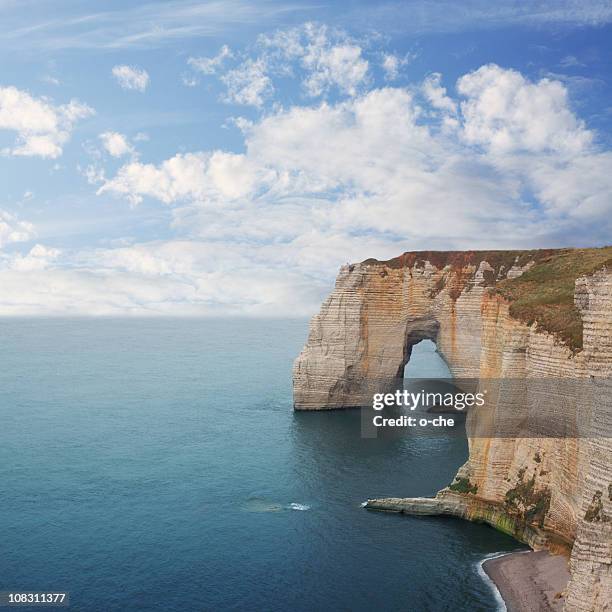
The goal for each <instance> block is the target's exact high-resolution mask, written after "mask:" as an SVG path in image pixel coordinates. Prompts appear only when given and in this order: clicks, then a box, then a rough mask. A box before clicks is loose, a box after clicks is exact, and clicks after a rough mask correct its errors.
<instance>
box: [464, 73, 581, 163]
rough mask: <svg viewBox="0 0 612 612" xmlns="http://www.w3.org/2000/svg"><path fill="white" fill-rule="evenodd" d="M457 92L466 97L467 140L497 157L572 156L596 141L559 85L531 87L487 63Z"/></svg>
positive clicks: (547, 81)
mask: <svg viewBox="0 0 612 612" xmlns="http://www.w3.org/2000/svg"><path fill="white" fill-rule="evenodd" d="M457 90H458V91H459V93H460V94H462V95H463V96H465V97H466V98H467V99H466V100H465V101H463V102H462V103H461V111H462V113H463V116H464V136H465V139H466V141H467V142H469V143H471V144H478V145H482V146H484V147H486V148H487V149H489V150H490V151H491V152H493V153H500V154H503V153H510V152H518V151H525V152H532V153H543V152H546V151H550V152H555V153H558V154H561V153H563V154H567V155H573V154H577V153H580V152H582V151H584V150H585V149H586V148H588V146H589V145H590V143H591V141H592V138H593V136H592V133H591V132H590V131H589V130H587V129H586V127H585V125H584V122H583V121H581V120H580V119H578V118H577V117H576V115H575V114H574V113H573V112H572V110H571V109H570V107H569V103H568V96H567V89H566V88H565V87H564V85H563V84H562V83H560V82H559V81H551V80H550V79H542V80H540V81H539V82H537V83H531V82H530V81H528V80H527V79H526V78H525V77H524V76H523V75H522V74H521V73H520V72H517V71H515V70H506V69H503V68H500V67H499V66H496V65H494V64H488V65H486V66H482V67H481V68H479V69H478V70H476V71H474V72H471V73H469V74H466V75H465V76H463V77H461V78H460V79H459V80H458V82H457Z"/></svg>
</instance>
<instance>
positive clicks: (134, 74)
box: [112, 64, 149, 92]
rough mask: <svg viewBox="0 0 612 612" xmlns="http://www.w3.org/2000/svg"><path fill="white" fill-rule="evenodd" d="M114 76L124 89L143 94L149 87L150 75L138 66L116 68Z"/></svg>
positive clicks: (113, 72)
mask: <svg viewBox="0 0 612 612" xmlns="http://www.w3.org/2000/svg"><path fill="white" fill-rule="evenodd" d="M112 74H113V77H115V80H116V81H117V83H119V87H121V88H122V89H130V90H133V91H141V92H142V91H145V89H146V88H147V87H148V85H149V73H148V72H147V71H146V70H144V69H142V68H137V67H136V66H127V65H125V64H122V65H118V66H114V67H113V69H112Z"/></svg>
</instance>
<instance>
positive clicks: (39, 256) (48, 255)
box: [8, 244, 61, 272]
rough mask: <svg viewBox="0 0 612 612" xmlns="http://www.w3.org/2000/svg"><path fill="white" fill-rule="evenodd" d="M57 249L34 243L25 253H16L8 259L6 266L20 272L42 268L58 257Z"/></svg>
mask: <svg viewBox="0 0 612 612" xmlns="http://www.w3.org/2000/svg"><path fill="white" fill-rule="evenodd" d="M60 254H61V251H60V250H59V249H54V248H49V247H46V246H44V245H42V244H35V245H34V246H33V247H32V248H31V249H30V251H29V252H28V253H27V255H24V256H22V255H20V254H16V255H14V256H13V257H11V258H9V260H8V268H9V269H11V270H18V271H20V272H30V271H33V270H44V269H46V268H47V267H48V266H49V264H50V263H51V262H53V261H54V260H55V259H57V258H58V257H59V255H60Z"/></svg>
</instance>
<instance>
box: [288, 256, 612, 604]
mask: <svg viewBox="0 0 612 612" xmlns="http://www.w3.org/2000/svg"><path fill="white" fill-rule="evenodd" d="M610 257H612V249H610V248H607V249H585V250H582V251H571V250H559V251H522V252H521V251H519V252H499V251H497V252H496V251H492V252H467V253H435V252H434V253H406V254H404V255H403V256H401V257H399V258H397V259H394V260H390V261H388V262H378V261H375V260H367V261H365V262H363V263H360V264H355V265H351V266H345V267H343V268H342V269H341V271H340V274H339V276H338V279H337V281H336V288H335V290H334V291H333V293H332V294H331V295H330V296H329V298H328V299H327V300H326V301H325V303H324V304H323V306H322V307H321V311H320V313H319V314H318V315H316V316H315V317H314V318H313V320H312V322H311V326H310V335H309V338H308V342H307V344H306V346H305V347H304V349H303V351H302V353H301V354H300V356H299V357H298V359H297V360H296V362H295V366H294V405H295V408H296V410H320V409H330V408H342V407H348V406H359V405H364V404H369V403H370V402H369V401H368V398H366V397H364V392H363V381H364V380H368V379H376V380H386V379H393V378H395V377H398V376H399V377H401V376H402V372H403V367H404V365H405V364H406V362H407V361H408V360H409V358H410V352H411V347H412V346H413V345H414V344H415V343H417V342H419V341H420V340H422V339H425V338H428V339H431V340H433V341H434V342H435V343H436V345H437V348H438V350H439V352H440V353H441V354H442V356H443V357H444V359H445V360H446V362H447V363H448V365H449V368H450V370H451V372H452V374H453V376H455V377H457V378H480V379H546V380H548V379H551V380H553V381H554V380H555V379H557V380H559V381H567V380H574V379H580V380H581V381H583V383H584V384H581V385H580V386H576V387H572V386H564V385H562V384H559V386H558V388H557V387H556V386H555V385H553V386H552V387H551V389H550V396H551V397H552V396H553V395H554V393H557V395H559V394H560V393H565V397H562V398H559V397H556V398H554V401H551V402H548V403H547V401H546V399H544V400H543V399H542V398H541V397H539V398H538V397H529V396H527V397H526V396H525V395H524V394H523V395H518V396H513V393H512V392H507V393H502V394H500V395H499V398H498V400H497V401H498V405H497V406H495V407H494V408H495V410H496V411H502V412H503V411H512V410H514V411H522V414H524V415H525V417H526V419H525V423H526V425H525V430H524V431H522V432H520V435H517V437H500V438H497V437H496V438H491V437H483V434H482V431H481V430H482V427H483V422H484V421H485V420H486V419H487V415H486V414H484V413H482V412H479V409H473V410H472V411H471V412H470V414H469V416H468V419H467V433H468V442H469V459H468V461H467V462H466V464H465V465H464V466H462V467H461V468H460V470H459V472H458V475H457V477H456V479H455V481H454V483H453V484H451V485H450V487H449V488H447V489H444V490H443V491H441V492H440V493H438V495H437V496H436V498H434V499H433V500H419V499H393V500H377V501H373V502H371V503H370V506H371V507H378V508H381V509H392V510H401V511H406V512H413V513H427V514H432V513H443V514H453V515H456V516H461V517H464V518H468V519H471V520H479V521H485V522H488V523H491V524H492V525H494V526H496V527H497V528H499V529H502V530H504V531H506V532H508V533H511V534H513V535H514V536H515V537H517V538H518V539H521V540H522V541H525V542H527V543H529V544H530V545H532V546H533V547H534V548H543V547H546V548H550V549H553V550H556V551H558V552H566V553H568V554H571V558H570V559H571V560H570V567H571V572H572V578H571V580H570V584H569V585H568V593H567V598H566V602H567V603H566V606H567V609H571V610H601V609H608V608H607V607H611V606H612V438H610V432H612V405H611V402H612V388H611V386H610V383H609V380H610V377H611V374H612V266H611V265H610ZM574 388H576V389H580V392H572V391H571V389H574ZM567 389H570V391H568V390H567ZM561 390H562V391H561ZM369 399H370V400H371V397H370V398H369ZM560 400H563V401H560ZM549 406H550V410H551V412H550V418H554V414H555V413H554V410H559V409H560V408H559V407H560V406H561V409H562V410H566V411H573V412H574V413H575V415H576V420H577V422H578V424H579V429H580V431H579V435H578V436H577V437H575V438H567V437H565V438H553V437H547V438H538V437H535V436H534V433H533V431H529V424H528V423H529V418H530V417H531V416H534V415H537V416H540V417H541V416H542V413H544V414H547V413H546V411H547V410H549ZM553 408H554V410H553ZM488 409H490V406H489V408H488Z"/></svg>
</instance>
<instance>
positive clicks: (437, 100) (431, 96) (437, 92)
mask: <svg viewBox="0 0 612 612" xmlns="http://www.w3.org/2000/svg"><path fill="white" fill-rule="evenodd" d="M441 82H442V75H441V74H440V73H439V72H434V73H433V74H430V75H429V76H428V77H427V78H426V79H425V80H424V81H423V85H422V88H423V94H424V95H425V97H426V98H427V101H428V102H429V103H430V104H431V105H432V106H433V107H434V108H436V109H438V110H442V111H446V112H448V113H450V114H452V115H454V114H456V112H457V105H456V103H455V102H454V101H453V100H452V99H451V98H449V97H448V95H447V94H446V88H445V87H442V85H441Z"/></svg>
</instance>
